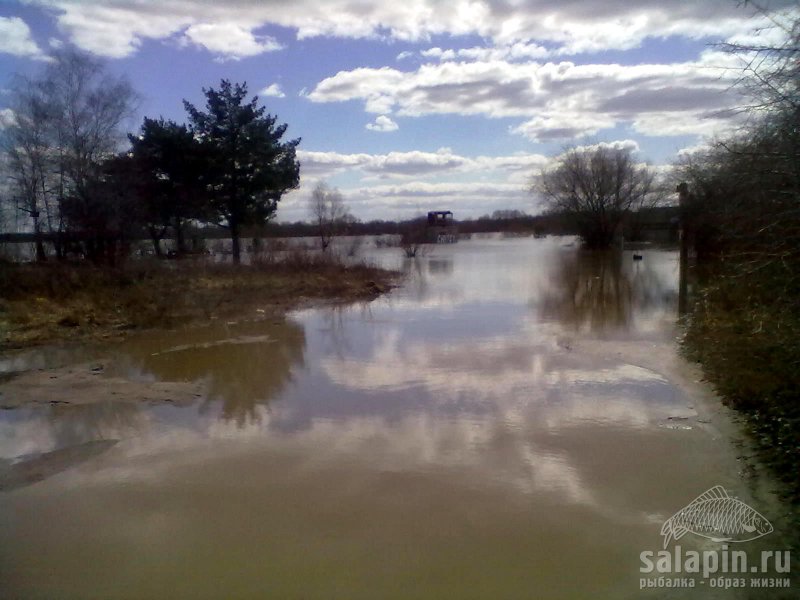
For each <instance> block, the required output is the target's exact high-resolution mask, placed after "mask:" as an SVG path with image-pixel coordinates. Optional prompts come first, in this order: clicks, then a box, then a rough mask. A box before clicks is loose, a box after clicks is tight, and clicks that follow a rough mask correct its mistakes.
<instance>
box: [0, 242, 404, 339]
mask: <svg viewBox="0 0 800 600" xmlns="http://www.w3.org/2000/svg"><path fill="white" fill-rule="evenodd" d="M398 278H399V274H397V273H395V272H392V271H387V270H385V269H381V268H378V267H374V266H370V265H366V264H355V265H345V264H343V263H341V262H339V261H337V260H336V259H333V258H330V257H327V256H321V255H315V254H308V253H295V254H290V255H288V256H286V257H284V258H283V259H282V260H279V261H276V260H268V261H258V262H256V263H255V264H252V265H241V266H233V265H228V264H212V263H208V262H205V261H202V260H201V261H196V260H186V261H169V262H165V261H132V262H130V263H128V264H127V265H125V266H124V267H122V268H117V269H107V268H97V267H93V266H91V265H87V264H64V263H56V262H53V263H45V264H9V263H4V264H0V351H3V350H12V349H20V348H25V347H29V346H34V345H39V344H46V343H50V342H58V341H63V340H72V341H89V340H96V339H114V338H118V337H123V336H124V335H125V334H126V332H129V331H134V330H143V329H152V328H165V327H172V326H175V325H179V324H192V323H199V322H203V321H208V320H211V319H215V318H222V317H230V316H233V315H236V316H241V315H242V314H248V313H249V312H252V313H253V314H254V315H258V314H265V313H269V314H282V313H284V312H286V311H287V310H290V309H292V308H296V307H299V306H303V305H305V304H308V303H309V302H351V301H358V300H365V301H366V300H371V299H373V298H375V297H377V296H378V295H380V294H382V293H384V292H386V291H388V290H389V289H391V288H392V287H393V286H395V285H396V284H397V280H398Z"/></svg>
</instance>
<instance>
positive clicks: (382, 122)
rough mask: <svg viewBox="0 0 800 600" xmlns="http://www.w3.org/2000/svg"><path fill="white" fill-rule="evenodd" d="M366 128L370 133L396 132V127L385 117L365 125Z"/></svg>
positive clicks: (382, 116)
mask: <svg viewBox="0 0 800 600" xmlns="http://www.w3.org/2000/svg"><path fill="white" fill-rule="evenodd" d="M366 128H367V129H369V130H370V131H382V132H385V131H397V129H398V125H397V123H395V122H394V121H392V120H391V119H390V118H389V117H387V116H386V115H381V116H379V117H376V118H375V121H374V122H372V123H367V125H366Z"/></svg>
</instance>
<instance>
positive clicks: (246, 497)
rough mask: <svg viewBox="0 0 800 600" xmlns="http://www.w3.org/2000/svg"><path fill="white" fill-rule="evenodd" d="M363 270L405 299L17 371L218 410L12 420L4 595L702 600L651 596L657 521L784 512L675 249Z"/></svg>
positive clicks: (68, 353)
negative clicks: (697, 336) (749, 452)
mask: <svg viewBox="0 0 800 600" xmlns="http://www.w3.org/2000/svg"><path fill="white" fill-rule="evenodd" d="M370 252H371V258H372V260H375V261H377V262H380V263H383V264H385V265H387V266H391V267H395V268H401V269H404V270H406V271H407V279H406V283H405V284H404V286H403V287H401V288H399V289H396V290H394V291H392V292H391V293H390V294H388V295H387V296H384V297H382V298H380V299H378V300H376V301H374V302H372V303H369V304H357V305H352V306H346V307H326V308H319V309H311V310H303V311H299V312H295V313H293V314H291V315H289V317H288V318H287V319H286V320H274V319H268V320H258V319H242V320H241V321H237V322H226V323H211V324H209V325H208V326H205V327H199V328H193V329H189V330H180V331H167V332H158V333H148V334H146V335H140V336H137V337H133V338H131V339H129V340H128V341H126V342H124V343H123V344H122V345H120V346H114V347H113V348H111V349H104V348H92V349H88V348H87V349H76V348H52V349H44V350H39V351H35V352H28V353H24V354H16V355H13V356H8V357H5V358H2V359H0V371H18V370H24V369H27V368H48V367H53V366H61V365H63V364H68V363H69V362H70V361H82V360H86V359H94V358H99V357H108V356H111V357H112V358H113V360H114V362H113V366H112V367H110V368H109V369H108V371H109V372H108V373H104V374H103V376H114V377H120V376H122V377H126V378H128V379H132V380H134V381H140V382H143V383H146V382H149V381H164V382H181V381H187V382H194V383H197V382H201V383H202V384H203V389H204V390H205V391H204V394H203V396H202V397H201V398H198V400H197V401H196V402H195V403H193V404H190V405H188V406H177V405H171V404H169V403H162V402H160V403H135V404H132V403H120V402H112V401H101V402H95V403H87V404H80V405H55V406H50V405H47V404H44V405H36V406H25V407H21V408H16V409H14V410H3V411H0V467H1V468H0V480H2V479H3V477H4V476H5V478H6V479H5V481H6V483H7V484H8V485H6V486H5V487H3V486H0V597H3V598H5V597H8V598H193V599H196V598H278V599H281V598H348V599H349V598H370V599H375V598H587V597H597V598H639V597H646V598H660V597H673V596H674V597H686V594H687V591H686V590H679V591H674V590H665V589H660V590H653V589H645V590H640V584H641V581H640V579H641V578H642V577H644V575H643V574H641V573H640V567H642V563H641V561H640V558H639V555H640V553H641V552H642V551H647V550H652V551H658V550H660V549H661V547H662V537H661V535H660V531H661V525H662V523H663V522H664V521H665V519H667V518H668V517H670V516H671V515H672V514H674V513H675V512H676V511H677V510H678V509H680V508H682V507H683V506H685V505H686V504H688V503H689V502H690V501H691V500H692V499H693V498H695V497H696V496H698V495H699V494H700V493H701V492H703V491H705V490H707V489H709V488H711V487H712V486H715V485H722V486H724V487H725V488H726V489H728V490H730V491H731V492H732V493H736V494H737V495H738V496H740V497H741V498H742V499H743V500H746V501H747V502H748V503H750V504H751V505H753V506H757V508H758V509H759V510H760V511H761V512H762V513H763V514H764V515H765V516H767V518H770V517H772V516H773V514H774V513H776V512H778V508H777V506H776V504H775V501H774V498H772V496H771V495H770V494H769V493H767V492H765V491H763V490H762V488H763V487H764V486H759V485H756V484H754V483H753V481H752V480H749V479H747V478H745V477H743V470H742V463H741V461H740V460H738V454H739V453H741V450H740V449H739V448H738V447H737V446H736V444H735V438H736V437H737V435H738V433H737V430H736V427H735V425H734V424H732V422H731V417H730V415H729V414H728V413H727V412H725V411H724V410H723V409H721V408H720V407H719V403H718V401H717V400H716V399H715V398H714V396H713V394H711V393H710V391H709V390H708V389H707V388H706V387H705V386H704V385H703V384H701V383H699V382H698V379H699V375H698V373H697V371H696V370H695V369H694V368H693V367H691V366H690V365H687V364H686V363H685V362H684V361H683V360H682V359H681V358H680V357H679V356H678V354H677V344H676V337H677V336H679V334H680V330H679V327H678V325H677V284H678V256H677V253H676V252H671V251H659V250H648V251H645V252H644V259H643V260H641V261H633V260H631V255H630V253H623V254H622V255H597V254H591V253H584V252H581V251H579V250H578V249H577V247H576V245H575V244H574V242H572V241H570V240H569V239H567V238H548V239H532V238H523V239H502V238H499V237H497V236H493V237H492V236H490V237H484V238H474V239H472V240H469V241H462V242H460V243H458V244H454V245H447V246H436V247H433V248H431V249H430V251H429V252H428V253H427V254H426V255H424V256H422V257H419V258H417V259H415V260H408V259H405V258H403V257H402V255H401V253H400V251H399V250H398V249H396V248H394V249H391V248H390V249H381V250H371V251H370ZM256 316H257V315H256ZM1 390H2V387H0V391H1ZM767 487H769V486H767ZM777 529H778V525H776V530H777ZM778 533H779V532H777V531H776V534H775V535H777V534H778ZM768 539H769V538H766V537H765V538H764V540H762V541H757V542H752V543H751V545H750V546H748V548H750V549H751V550H750V551H755V549H758V548H761V547H769V548H772V547H774V546H775V544H776V543H777V542H774V543H772V545H770V544H769V543H768ZM773 539H776V540H777V538H773ZM681 544H682V545H683V546H684V548H687V549H690V548H693V549H697V550H702V549H708V548H712V547H714V542H712V541H710V540H707V539H704V538H701V537H699V536H694V535H691V534H688V535H687V536H686V537H684V538H683V539H682V540H681ZM717 546H718V544H717ZM743 547H744V545H743ZM697 587H698V589H697V590H692V594H693V596H698V597H720V598H730V597H748V594H749V593H745V594H744V595H742V594H741V593H740V592H738V591H736V590H725V591H719V590H716V589H710V588H709V587H708V586H707V585H705V584H703V588H702V589H700V588H701V586H700V585H698V586H697Z"/></svg>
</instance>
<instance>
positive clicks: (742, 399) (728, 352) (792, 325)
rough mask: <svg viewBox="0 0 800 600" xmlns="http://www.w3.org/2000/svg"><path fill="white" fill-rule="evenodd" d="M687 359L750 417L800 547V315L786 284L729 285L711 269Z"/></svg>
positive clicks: (690, 328)
mask: <svg viewBox="0 0 800 600" xmlns="http://www.w3.org/2000/svg"><path fill="white" fill-rule="evenodd" d="M706 268H707V269H709V272H708V273H705V274H704V275H705V281H704V282H702V283H701V286H700V292H699V294H698V296H697V298H696V300H695V302H694V307H693V310H692V312H691V313H690V314H689V316H688V318H687V320H686V323H685V332H686V335H685V337H684V346H683V349H684V352H685V354H686V356H687V358H689V359H690V360H694V361H697V362H698V363H699V364H700V366H701V367H702V370H703V373H704V375H705V378H706V379H707V380H708V381H709V382H710V383H711V384H712V385H713V386H714V387H715V389H716V391H717V392H718V393H719V395H720V396H721V398H722V399H723V402H724V403H725V404H726V405H727V406H729V407H731V408H733V409H735V410H736V411H737V413H738V414H739V415H740V416H741V417H742V424H743V427H744V429H745V431H746V432H747V434H748V435H749V437H750V438H751V440H752V448H753V450H754V452H755V458H756V459H757V462H758V464H759V465H762V466H764V467H765V468H766V469H768V470H769V471H770V472H771V474H772V477H773V478H774V479H775V480H777V481H778V482H779V489H777V490H776V491H777V492H778V494H779V495H780V496H781V497H782V498H783V499H784V501H785V503H786V507H787V511H788V513H789V514H788V517H789V520H790V522H791V523H792V525H793V527H794V529H795V532H794V534H793V536H792V537H793V541H794V543H795V544H796V545H800V472H798V470H797V465H798V464H800V402H798V399H800V315H798V311H797V307H796V306H795V305H794V302H793V301H791V300H789V301H787V300H786V295H785V294H781V293H778V291H777V290H776V289H774V284H775V282H776V281H777V282H778V283H780V280H778V279H776V280H775V281H771V280H769V279H766V278H764V279H757V278H750V279H749V280H748V281H747V282H746V283H745V282H743V281H741V280H740V279H738V278H726V277H723V276H721V273H722V274H725V271H724V270H722V269H721V268H720V267H719V266H718V265H707V266H706Z"/></svg>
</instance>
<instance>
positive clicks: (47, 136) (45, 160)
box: [3, 48, 137, 258]
mask: <svg viewBox="0 0 800 600" xmlns="http://www.w3.org/2000/svg"><path fill="white" fill-rule="evenodd" d="M52 58H53V60H52V61H51V62H50V63H48V65H47V66H46V67H45V68H44V70H43V71H42V72H40V73H39V74H38V75H36V76H34V77H31V78H28V77H18V78H17V81H16V83H15V84H14V86H13V88H12V96H11V106H12V110H13V112H14V119H13V122H12V123H11V124H10V125H9V126H7V127H6V128H5V130H4V132H3V147H4V150H5V153H6V156H7V161H8V164H9V169H8V172H9V178H10V183H11V185H12V188H13V189H14V196H15V199H16V203H17V207H18V209H19V210H20V211H21V212H23V213H24V214H26V215H27V216H28V217H30V219H31V221H32V227H33V230H34V233H36V234H39V233H40V232H42V231H43V230H48V231H49V232H50V233H51V234H61V233H64V232H65V230H66V229H70V228H71V229H73V230H76V231H78V232H80V233H81V234H88V235H93V234H95V233H98V232H94V231H86V230H85V229H86V227H84V225H85V224H84V223H81V222H80V219H79V218H78V215H81V214H87V213H90V212H94V211H96V209H97V207H98V203H100V202H101V199H98V198H95V197H92V194H93V193H96V191H97V189H98V186H97V185H96V183H97V179H98V177H102V167H101V165H102V163H103V161H104V160H106V159H107V158H110V157H111V156H113V155H114V154H115V153H116V152H117V151H118V150H119V148H120V145H121V143H122V142H123V141H124V140H125V132H124V130H123V126H124V124H125V122H126V120H127V119H128V117H130V116H132V114H133V111H134V107H135V105H136V99H137V97H136V94H135V92H134V91H133V88H132V87H131V85H130V83H129V82H128V81H127V79H125V78H123V77H116V76H113V75H111V74H109V73H108V72H107V71H106V69H105V66H104V64H103V63H102V62H101V61H100V60H99V59H96V58H94V57H93V56H91V55H89V54H86V53H83V52H79V51H77V50H75V49H73V48H67V49H64V50H59V51H57V52H55V53H54V54H53V56H52ZM67 199H69V204H70V205H71V206H72V207H73V208H74V210H73V211H72V215H73V218H72V219H70V218H69V215H67V214H66V213H65V210H64V208H65V205H66V201H67ZM37 238H38V240H37V257H39V258H43V256H44V250H43V247H42V244H41V236H39V235H37ZM56 246H57V252H58V253H59V254H61V253H62V252H63V249H61V247H60V244H58V243H57V244H56Z"/></svg>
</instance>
